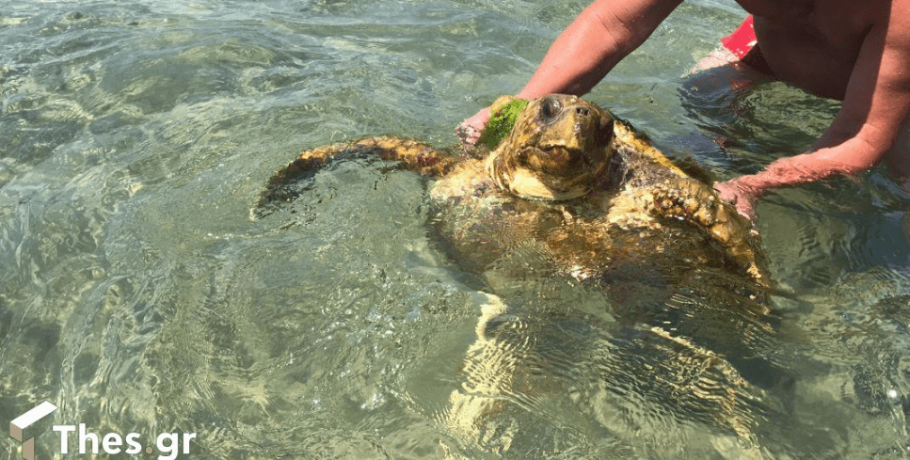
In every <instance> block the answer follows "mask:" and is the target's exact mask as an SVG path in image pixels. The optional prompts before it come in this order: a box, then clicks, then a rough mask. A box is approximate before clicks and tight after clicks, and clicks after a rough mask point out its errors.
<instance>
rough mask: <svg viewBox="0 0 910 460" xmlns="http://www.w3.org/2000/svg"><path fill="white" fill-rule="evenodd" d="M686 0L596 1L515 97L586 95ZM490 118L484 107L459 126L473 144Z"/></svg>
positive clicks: (580, 15)
mask: <svg viewBox="0 0 910 460" xmlns="http://www.w3.org/2000/svg"><path fill="white" fill-rule="evenodd" d="M680 3H682V0H596V1H594V3H592V4H591V5H589V6H588V7H587V8H585V9H584V10H583V11H582V12H581V13H580V14H579V15H578V17H577V18H575V21H573V22H572V24H570V25H569V26H568V27H567V28H566V29H565V30H564V31H563V32H562V33H561V34H560V35H559V37H557V38H556V41H554V42H553V44H552V45H551V46H550V49H549V51H547V54H546V55H545V56H544V59H543V62H541V64H540V66H539V67H538V68H537V70H536V71H535V72H534V75H533V76H532V77H531V79H530V80H529V81H528V83H527V84H526V85H525V87H524V88H523V89H522V90H521V91H520V92H519V93H518V94H517V95H516V96H517V97H518V98H521V99H534V98H538V97H542V96H546V95H547V94H552V93H564V94H575V95H582V94H585V93H587V92H588V91H590V90H591V88H593V87H594V85H596V84H597V83H598V82H599V81H600V80H601V79H603V77H605V76H606V75H607V73H608V72H609V71H610V70H611V69H612V68H613V67H614V66H615V65H616V64H617V63H618V62H619V61H620V60H622V59H623V58H624V57H626V56H627V55H628V54H629V53H631V52H632V51H633V50H635V49H636V48H638V47H639V46H640V45H641V44H642V43H644V41H645V40H646V39H647V38H648V37H649V36H651V34H652V33H653V32H654V30H655V29H656V28H657V26H658V25H660V23H661V22H662V21H663V20H664V19H666V17H667V16H668V15H669V14H670V13H671V12H672V11H673V10H674V9H675V8H676V7H677V6H679V4H680ZM489 119H490V109H489V108H484V109H482V110H480V111H479V112H477V114H475V115H474V116H472V117H470V118H468V119H467V120H465V122H464V123H462V125H461V126H459V131H460V135H461V132H464V135H463V136H461V137H462V140H463V141H466V142H468V143H472V144H473V143H474V142H476V141H477V137H478V136H479V135H480V131H481V130H482V129H483V127H484V126H486V124H487V122H488V121H489Z"/></svg>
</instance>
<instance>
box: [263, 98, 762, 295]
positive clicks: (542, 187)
mask: <svg viewBox="0 0 910 460" xmlns="http://www.w3.org/2000/svg"><path fill="white" fill-rule="evenodd" d="M509 100H510V98H500V100H498V101H497V102H496V103H494V109H495V108H496V107H497V106H502V105H504V104H506V103H507V102H509ZM370 156H373V157H377V158H381V159H383V160H395V161H399V162H400V166H401V167H404V168H408V169H412V170H415V171H417V172H419V173H420V174H423V175H425V176H429V177H431V178H433V179H435V180H434V181H433V182H432V183H431V184H430V196H431V198H432V199H433V201H434V202H436V203H437V204H439V205H440V206H438V208H439V215H437V216H436V217H435V218H434V219H433V221H434V222H437V223H439V224H438V225H437V227H438V229H439V231H440V236H441V240H443V241H445V242H446V244H447V245H448V246H449V248H448V249H449V250H450V252H451V254H452V255H453V257H454V258H455V259H456V261H458V262H459V264H460V265H462V267H463V268H466V269H468V270H478V271H483V270H484V269H485V268H488V267H489V266H490V263H492V261H495V260H498V259H500V258H502V257H508V256H509V253H510V248H512V247H514V246H515V244H516V243H518V242H522V243H534V244H539V245H540V248H539V249H540V250H542V251H545V252H546V253H547V254H548V257H547V259H548V262H549V263H550V264H552V268H553V269H555V270H559V271H563V272H567V273H573V274H574V276H575V277H576V278H591V277H596V276H598V275H599V274H603V273H604V271H605V270H606V271H610V270H611V267H615V266H617V264H618V263H622V261H623V260H627V259H629V260H637V259H647V260H652V261H653V260H655V258H659V257H661V254H666V255H667V256H669V257H675V258H679V257H680V254H679V252H680V249H682V250H683V252H685V257H687V258H694V259H693V260H692V261H691V262H690V263H699V264H703V265H704V264H714V265H722V266H726V267H727V268H728V269H730V270H732V271H737V272H743V273H746V274H748V276H750V277H751V278H752V280H753V281H754V282H755V283H757V284H762V285H764V284H766V283H767V275H766V273H764V265H763V261H762V260H761V257H762V256H761V252H760V249H759V245H758V240H757V238H756V235H755V234H754V232H753V231H752V227H751V224H750V223H749V222H748V221H747V220H746V219H744V218H742V217H740V216H739V215H738V214H737V213H736V211H735V210H734V208H733V207H731V206H729V205H728V204H726V203H723V202H722V201H721V200H720V199H719V198H718V196H717V194H716V193H715V191H714V190H713V189H711V188H710V187H709V186H707V185H706V184H705V183H703V182H701V181H699V180H696V179H694V178H692V177H691V176H690V175H689V174H686V173H685V172H684V171H683V170H682V169H680V168H679V167H678V166H676V165H674V163H673V162H672V161H670V160H669V159H668V158H667V157H666V156H665V155H664V154H663V153H661V152H660V151H658V150H657V149H655V148H654V147H653V146H652V145H651V143H650V142H649V141H648V140H647V139H646V138H645V137H644V136H642V135H641V134H639V133H638V132H637V131H636V130H634V129H633V128H632V127H631V126H630V125H629V124H627V123H625V122H623V121H621V120H619V119H617V118H615V117H614V116H612V115H611V114H610V113H608V112H607V111H605V110H604V109H602V108H600V107H598V106H596V105H593V104H590V103H588V102H587V101H584V100H582V99H580V98H578V97H577V96H569V95H561V94H553V95H549V96H547V97H543V98H540V99H537V100H534V101H532V102H530V103H529V104H528V105H527V107H526V108H525V109H524V110H523V111H522V112H521V114H520V115H519V117H518V119H517V120H516V122H515V127H514V129H513V130H512V131H511V133H510V135H509V136H508V137H507V138H506V139H504V140H503V141H502V142H500V144H499V146H498V147H497V148H496V149H495V150H493V151H492V152H491V153H490V154H489V155H488V156H486V158H482V159H476V158H463V157H458V156H455V155H452V154H449V153H446V152H442V151H439V150H437V149H434V148H433V147H431V146H429V145H427V144H424V143H421V142H417V141H413V140H405V139H399V138H395V137H376V138H367V139H363V140H360V141H356V142H352V143H345V144H338V145H333V146H329V147H321V148H316V149H313V150H308V151H305V152H303V153H302V154H300V156H299V158H297V159H296V160H294V161H293V162H292V163H290V164H289V165H288V166H287V167H286V168H284V169H283V170H281V171H280V172H279V173H278V174H277V175H275V176H274V177H273V178H272V179H271V181H270V182H269V184H268V187H267V190H266V192H265V193H264V194H263V196H262V199H261V200H260V203H259V209H260V210H262V213H267V212H268V211H267V210H268V209H269V208H271V207H274V206H275V205H276V204H278V205H280V203H281V202H283V201H289V200H292V199H293V197H294V196H295V193H296V192H295V191H294V187H293V186H292V185H289V184H292V183H293V182H295V181H296V180H297V179H299V178H300V176H302V175H306V174H307V172H311V171H314V170H316V169H317V168H319V167H320V166H321V165H323V164H324V163H326V162H328V161H330V160H332V159H333V158H338V157H342V158H351V157H370ZM681 229H684V230H681ZM693 230H694V231H696V232H697V233H698V235H699V236H698V237H696V238H692V237H691V236H692V235H687V236H686V237H683V238H680V233H679V232H680V231H683V232H689V233H691V232H692V231H693ZM693 235H694V234H693ZM478 244H482V247H483V248H484V250H483V251H477V248H478ZM672 252H675V253H676V254H670V253H672ZM652 265H660V263H659V262H653V263H652Z"/></svg>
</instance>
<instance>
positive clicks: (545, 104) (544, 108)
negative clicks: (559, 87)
mask: <svg viewBox="0 0 910 460" xmlns="http://www.w3.org/2000/svg"><path fill="white" fill-rule="evenodd" d="M560 109H561V107H560V105H559V101H557V100H556V99H554V98H552V97H545V98H544V99H543V100H542V101H540V117H541V118H542V119H543V120H544V121H547V122H549V121H553V119H554V118H556V117H557V116H558V115H559V112H560Z"/></svg>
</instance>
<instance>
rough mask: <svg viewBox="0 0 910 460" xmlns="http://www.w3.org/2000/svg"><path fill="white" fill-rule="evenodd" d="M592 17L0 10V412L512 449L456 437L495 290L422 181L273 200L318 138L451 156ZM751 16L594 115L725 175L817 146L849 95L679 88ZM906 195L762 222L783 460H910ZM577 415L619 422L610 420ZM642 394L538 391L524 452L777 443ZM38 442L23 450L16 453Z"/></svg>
mask: <svg viewBox="0 0 910 460" xmlns="http://www.w3.org/2000/svg"><path fill="white" fill-rule="evenodd" d="M583 5H584V2H574V3H559V4H557V3H552V2H518V1H512V2H505V3H503V2H483V1H477V2H457V1H450V2H446V1H442V0H435V1H432V2H430V1H427V2H392V1H379V2H367V3H363V2H272V3H265V4H264V3H259V2H240V1H237V2H198V3H194V4H185V5H179V4H174V3H171V2H143V3H135V2H134V3H105V2H82V3H78V4H75V3H43V2H40V3H39V2H16V3H14V4H10V5H5V6H3V7H0V49H2V51H0V103H2V113H0V267H2V269H0V423H3V424H5V423H8V421H9V420H10V419H12V418H14V417H15V416H17V415H19V414H21V413H22V412H24V411H25V410H27V409H28V408H31V407H33V406H34V405H36V404H37V403H39V402H40V401H43V400H48V401H51V402H53V403H54V404H56V405H58V406H59V407H60V409H59V410H58V411H57V412H56V413H55V414H54V418H55V423H60V424H78V423H85V424H86V425H87V426H88V427H89V429H91V430H92V431H94V432H96V433H102V434H103V433H107V432H118V433H128V432H138V433H140V434H141V435H142V438H143V439H149V438H154V436H155V435H156V434H158V433H161V432H187V433H190V432H192V433H197V440H196V441H195V443H194V444H192V451H191V455H190V457H189V458H281V457H283V458H443V457H444V456H445V455H451V456H452V457H454V458H459V457H469V458H484V457H490V458H495V457H497V456H498V455H497V454H496V453H495V452H487V451H483V450H480V449H476V448H474V447H472V446H471V445H470V443H466V442H464V441H463V440H462V439H460V438H459V437H458V436H456V435H454V434H453V433H451V432H450V431H448V430H447V429H445V426H444V424H443V423H441V422H440V418H441V417H442V415H441V414H444V412H445V410H446V407H447V404H448V397H449V394H450V393H451V392H452V390H453V389H455V388H457V386H458V385H459V382H460V380H459V379H460V378H461V377H460V366H461V365H462V363H463V361H464V359H465V353H466V351H467V350H468V348H469V346H470V344H471V343H472V342H473V341H474V339H475V332H474V328H475V326H476V324H477V317H478V315H479V310H480V305H481V304H482V303H484V302H485V301H486V297H484V295H483V294H482V293H480V292H479V291H477V290H476V289H473V288H471V287H468V284H465V282H464V277H463V275H462V274H461V273H459V271H458V269H457V268H456V267H453V266H451V264H449V263H448V262H447V261H446V260H445V259H444V257H443V256H442V255H441V254H439V253H438V251H435V250H434V249H433V248H431V247H430V244H429V241H428V236H427V229H426V225H425V224H426V222H425V220H426V217H427V212H428V206H429V203H428V201H427V197H426V193H425V189H424V188H423V184H422V182H421V181H420V180H419V179H418V178H416V177H413V175H410V174H407V173H399V172H393V173H382V172H381V171H380V170H379V169H377V168H375V167H371V166H370V165H363V164H357V163H354V164H347V165H341V166H339V167H337V168H334V169H332V171H331V172H329V173H327V174H324V175H321V176H320V177H319V178H318V180H317V182H316V183H315V184H314V186H313V189H312V190H311V192H310V193H308V194H306V195H305V196H304V197H302V198H301V199H300V200H298V202H297V203H296V204H295V206H296V209H297V210H298V213H297V215H295V216H292V217H280V218H278V217H276V218H271V219H269V218H266V219H262V220H253V219H251V218H250V210H251V208H253V207H254V206H255V204H256V202H257V200H258V197H259V194H260V193H261V191H262V189H263V187H264V184H265V183H266V181H267V180H268V178H269V177H270V175H271V174H272V173H273V172H274V171H275V170H277V169H278V168H279V167H281V166H282V165H284V164H285V163H286V162H287V161H288V160H289V159H291V158H293V156H294V155H295V154H296V153H297V152H299V151H300V150H302V149H304V148H308V147H313V146H317V145H324V144H327V143H330V142H332V141H340V140H346V139H351V138H357V137H363V136H367V135H377V134H387V133H391V134H397V135H402V136H407V137H416V138H420V139H423V140H427V141H429V142H431V143H434V144H436V145H440V146H445V145H450V144H453V143H454V142H455V138H454V136H453V135H452V132H453V128H454V126H455V125H456V124H457V123H458V122H460V121H461V120H462V119H463V118H465V117H467V116H468V115H470V114H473V113H474V112H475V111H476V110H478V109H479V108H480V107H482V106H483V105H485V104H488V103H490V102H491V101H492V100H493V99H495V97H497V96H498V95H500V94H506V93H510V92H515V91H517V89H519V88H520V87H521V85H522V84H523V83H524V82H525V80H526V79H527V78H528V76H529V75H530V73H531V72H532V71H533V69H534V68H535V66H536V63H537V62H538V61H539V60H540V58H541V57H542V55H543V53H544V52H545V51H546V48H547V46H548V45H549V43H550V42H551V41H552V39H553V38H554V37H555V36H556V34H557V33H558V32H559V31H560V30H561V29H562V28H563V27H564V26H565V25H566V24H567V23H568V22H569V21H570V20H571V19H572V18H573V17H574V16H575V14H577V12H578V11H579V10H580V9H581V8H582V7H583ZM740 18H741V13H740V12H739V10H738V9H737V8H736V7H735V6H734V5H733V4H732V2H728V1H723V2H714V1H707V0H705V1H700V2H689V3H686V4H684V5H683V6H682V7H681V8H680V9H679V11H677V12H676V13H675V14H674V15H673V16H672V17H671V18H670V19H669V20H668V21H667V22H666V23H665V24H664V25H662V26H661V28H660V29H659V30H658V31H657V33H655V35H654V37H653V38H652V40H650V41H649V42H648V43H646V44H645V45H644V46H643V47H642V48H641V49H640V50H639V51H638V52H636V53H635V54H633V55H632V56H630V57H629V58H628V59H627V60H626V61H624V62H623V64H622V65H621V66H620V67H618V68H617V69H616V70H615V71H614V72H613V73H612V74H611V76H610V77H609V79H608V80H607V81H605V82H603V83H602V84H601V85H599V86H598V87H597V88H596V89H595V90H594V92H593V93H592V94H591V95H589V99H590V100H592V101H596V102H597V103H600V104H602V105H604V106H607V107H610V108H612V109H613V110H614V111H615V112H616V113H617V114H619V115H621V116H623V117H625V118H627V119H629V120H630V121H632V122H633V123H634V124H635V125H636V126H638V127H639V128H641V129H643V130H645V131H646V132H648V133H649V134H650V135H651V137H652V138H653V139H654V140H655V142H656V143H657V144H658V145H660V146H662V147H664V148H665V149H667V150H668V151H671V152H675V153H676V154H678V155H680V156H683V155H689V156H691V158H693V159H694V160H695V161H696V162H698V163H700V164H702V165H704V166H705V167H707V168H708V169H709V170H710V171H711V172H712V173H713V174H715V175H716V176H718V177H720V178H726V177H730V176H733V175H736V174H740V173H744V172H749V171H753V170H755V169H757V168H759V167H760V166H761V165H763V164H765V163H766V162H768V161H770V160H771V159H772V158H775V157H778V156H781V155H787V154H793V153H796V152H798V151H799V150H800V148H802V147H804V146H805V145H808V144H809V143H810V142H811V141H812V139H813V138H814V137H815V136H817V135H818V134H819V133H820V132H821V131H822V130H823V129H824V127H825V126H826V123H827V122H828V121H829V120H830V119H831V117H832V116H833V113H834V111H835V110H836V108H837V105H836V104H834V103H831V102H829V101H824V100H819V99H816V98H812V97H810V96H806V95H804V94H803V93H801V92H799V91H797V90H794V89H791V88H787V87H786V86H785V85H781V84H777V83H766V84H762V85H759V86H758V87H756V88H754V89H751V90H750V89H742V90H732V89H731V88H730V86H729V85H727V84H717V82H719V81H720V82H723V81H724V78H725V77H724V76H723V75H720V76H713V77H712V76H711V75H709V76H707V77H706V78H707V80H708V81H707V83H708V84H705V81H704V79H702V80H698V79H691V78H681V76H682V75H685V74H686V73H687V71H688V69H689V68H691V67H692V66H693V65H694V63H695V62H696V61H697V59H698V58H700V57H701V56H703V55H705V54H707V53H708V52H710V51H711V50H712V49H713V48H714V46H715V44H716V43H717V40H718V39H719V36H720V35H721V34H722V33H723V32H724V31H727V30H729V29H730V28H732V27H733V26H734V25H735V24H736V23H737V21H738V20H739V19H740ZM711 78H713V79H714V80H713V81H712V80H711ZM717 139H731V140H733V141H734V142H721V143H720V144H724V145H727V147H724V148H721V147H720V146H719V143H718V142H715V141H716V140H717ZM907 207H908V200H907V198H906V197H905V196H904V195H903V194H902V192H901V191H900V189H899V187H898V186H897V185H895V183H894V182H893V181H891V180H890V179H889V178H888V177H887V176H886V175H885V174H883V173H882V172H873V173H871V174H870V175H868V176H866V177H864V178H862V179H861V180H860V181H859V182H852V181H849V180H846V179H843V180H833V181H830V182H826V183H823V184H813V185H809V186H805V187H800V188H797V189H790V190H782V191H778V192H774V193H772V194H769V195H768V196H767V197H766V198H765V199H764V201H763V202H762V204H761V205H760V206H759V208H758V211H759V213H760V216H761V219H760V223H759V229H760V230H761V232H762V234H763V237H764V245H765V248H766V250H767V252H768V256H769V259H770V260H771V264H772V268H773V270H774V277H775V279H777V280H778V281H779V282H780V283H781V285H782V289H783V290H784V292H785V293H784V294H781V295H780V296H778V297H777V298H776V299H775V303H774V307H775V308H776V309H777V310H778V312H779V313H780V315H781V316H782V324H781V326H780V329H781V332H780V333H779V334H778V335H777V336H776V337H777V339H778V341H777V342H775V343H774V344H773V346H771V347H768V348H767V349H765V350H764V353H765V354H766V356H764V358H767V359H769V360H770V361H773V362H774V363H777V364H778V365H780V366H783V367H785V368H786V369H787V370H788V372H789V373H790V374H791V375H792V377H793V382H794V383H793V386H792V389H791V390H790V391H789V392H788V393H787V394H786V395H784V396H783V397H782V398H783V399H787V400H788V401H789V402H788V403H787V405H788V407H787V408H786V410H785V411H783V412H781V413H780V415H778V416H779V417H781V418H780V419H774V418H771V419H768V420H767V421H766V423H765V426H766V427H767V429H766V432H767V433H762V436H761V437H760V443H761V444H760V447H759V448H758V450H757V452H759V453H761V454H762V455H764V456H766V457H770V458H907V457H908V451H910V446H908V442H907V440H908V428H907V426H908V425H907V420H906V418H907V416H908V411H910V408H908V406H910V403H908V396H907V395H908V393H910V374H908V373H910V367H908V366H910V363H908V361H907V356H908V349H910V342H908V337H910V336H908V330H907V327H908V325H910V315H908V311H910V305H908V303H910V274H908V270H907V265H908V260H910V248H908V244H907V237H906V236H905V234H904V231H903V230H902V225H903V224H902V220H903V216H904V213H905V210H906V209H907ZM539 289H540V290H539V291H535V290H534V289H529V290H530V293H529V294H528V295H529V296H530V297H532V298H533V296H534V295H536V294H537V293H538V292H539V298H540V300H541V301H542V302H543V301H551V300H553V299H557V300H558V303H559V304H560V305H575V306H577V308H579V309H582V310H585V311H588V312H595V313H596V308H597V305H599V304H598V294H597V293H591V292H583V291H582V292H578V291H576V290H572V289H567V288H565V287H559V288H555V287H550V286H541V287H539ZM578 345H579V347H581V346H582V345H581V344H578ZM571 375H573V374H572V373H571V372H569V371H566V373H565V374H564V375H563V377H564V378H565V379H566V380H568V379H569V378H570V377H571ZM584 403H588V404H589V405H591V404H593V405H598V404H599V405H598V406H597V408H595V411H596V410H600V411H602V412H604V413H611V412H610V410H609V409H611V408H615V409H616V410H615V412H612V413H617V414H620V415H619V416H616V417H615V418H614V419H604V418H603V417H601V418H600V419H599V421H598V423H592V422H591V420H590V419H588V418H585V415H584V414H583V415H579V412H580V411H579V410H578V409H577V408H578V407H579V406H581V405H582V404H584ZM638 403H642V404H646V403H647V402H646V401H645V402H641V401H637V400H635V399H634V398H633V399H630V400H627V401H622V400H620V401H583V402H582V403H581V404H579V403H575V404H576V405H575V406H573V405H572V404H568V403H566V401H561V400H554V401H550V402H548V403H541V404H539V405H538V406H535V410H536V412H534V413H529V414H528V418H529V419H530V420H533V421H532V422H531V425H532V426H533V428H532V429H531V430H530V433H531V434H530V435H526V436H524V437H522V438H521V442H522V444H521V445H520V446H516V447H514V448H513V449H511V450H510V451H507V452H506V454H505V456H506V457H512V458H630V457H638V458H711V457H715V458H721V457H727V458H738V457H740V456H742V455H749V454H753V455H754V454H756V449H752V450H748V449H746V450H745V452H744V451H743V449H744V448H743V447H742V446H741V445H740V443H738V442H737V441H735V440H734V439H732V438H731V437H730V436H729V435H726V434H723V433H719V432H717V431H716V430H715V429H713V428H711V427H705V426H703V425H700V424H698V423H697V422H691V423H687V422H686V421H685V420H683V421H680V420H677V419H675V418H672V417H664V416H659V417H656V418H651V414H650V413H645V414H643V415H642V414H637V413H636V411H635V410H634V407H631V406H634V405H635V404H638ZM777 425H779V426H786V427H794V428H793V429H791V430H787V431H786V432H781V431H782V430H776V429H775V428H774V427H775V426H777ZM4 426H5V425H4ZM71 448H75V446H74V445H71ZM18 449H19V447H18V442H16V441H14V440H12V439H9V438H5V437H4V439H3V441H0V456H2V457H3V458H18V455H19V453H18ZM55 452H57V455H59V449H58V448H57V447H56V437H55V436H54V433H50V432H49V434H45V435H43V436H42V437H41V438H39V442H38V455H39V456H41V457H42V458H48V457H51V456H53V455H55ZM71 456H72V455H71ZM72 457H74V458H75V456H72Z"/></svg>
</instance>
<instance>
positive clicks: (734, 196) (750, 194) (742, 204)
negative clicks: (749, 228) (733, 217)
mask: <svg viewBox="0 0 910 460" xmlns="http://www.w3.org/2000/svg"><path fill="white" fill-rule="evenodd" d="M714 190H717V194H718V195H719V196H720V199H722V200H724V201H727V202H729V203H730V204H732V205H733V206H735V207H736V212H738V213H739V214H740V215H741V216H743V217H745V218H746V219H749V220H750V221H752V220H755V201H756V200H757V199H758V190H755V189H754V188H752V187H749V186H747V185H745V184H743V183H742V182H741V181H739V179H733V180H731V181H727V182H720V183H717V184H714Z"/></svg>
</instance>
